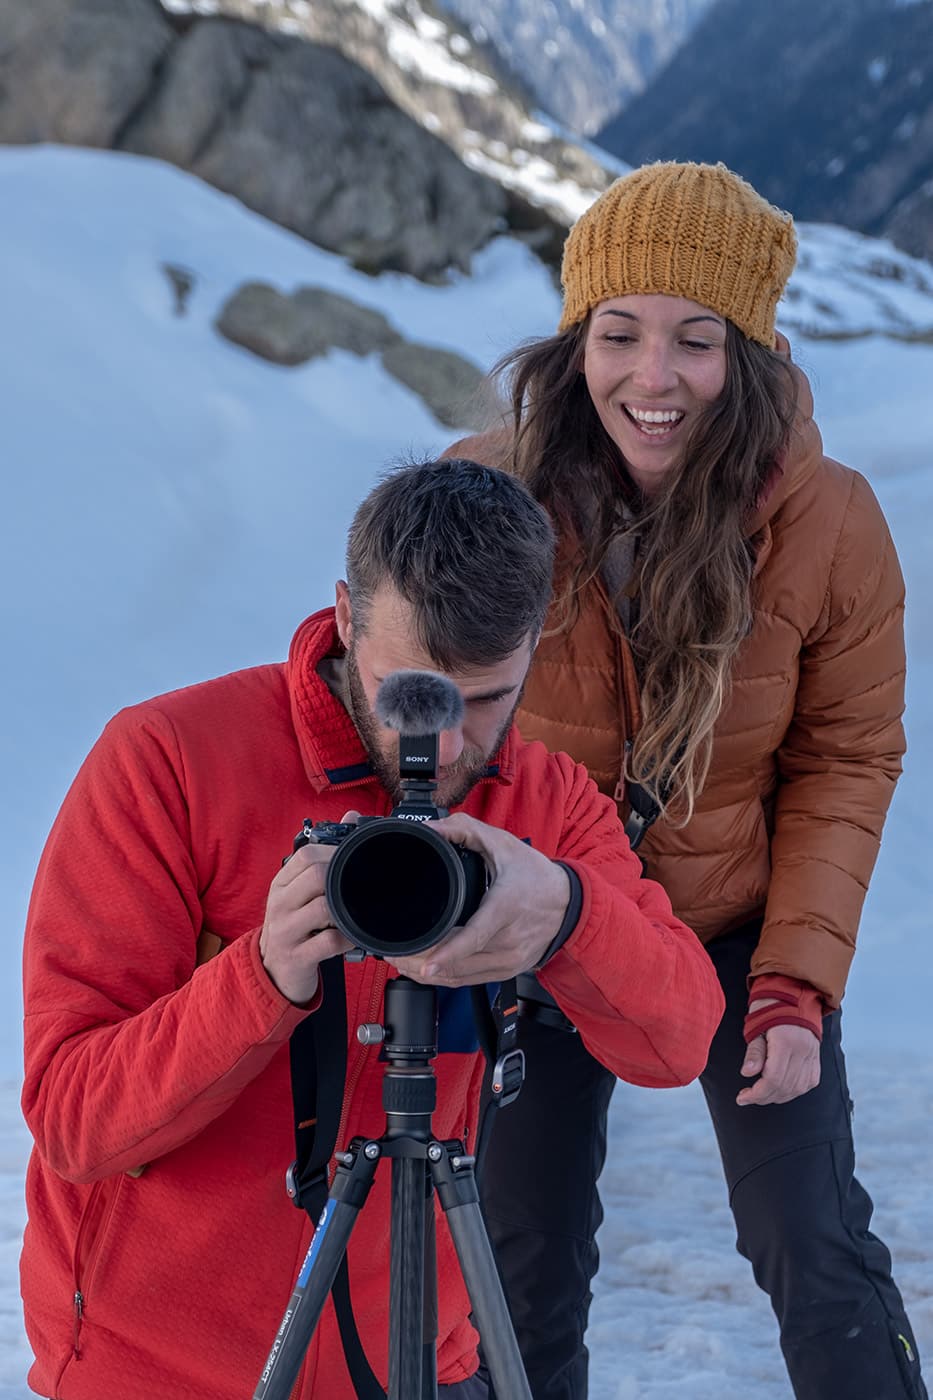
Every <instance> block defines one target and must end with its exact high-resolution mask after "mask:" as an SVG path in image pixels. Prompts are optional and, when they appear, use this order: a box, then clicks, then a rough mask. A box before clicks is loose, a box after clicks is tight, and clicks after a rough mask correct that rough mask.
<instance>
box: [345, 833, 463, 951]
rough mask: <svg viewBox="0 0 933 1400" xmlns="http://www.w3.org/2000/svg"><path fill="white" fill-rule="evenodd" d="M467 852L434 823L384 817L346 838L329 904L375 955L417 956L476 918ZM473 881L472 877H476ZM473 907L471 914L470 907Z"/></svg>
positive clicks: (358, 942)
mask: <svg viewBox="0 0 933 1400" xmlns="http://www.w3.org/2000/svg"><path fill="white" fill-rule="evenodd" d="M464 854H465V855H466V856H468V857H471V860H472V862H479V865H480V867H481V870H482V877H483V878H482V884H483V886H485V868H484V867H483V866H482V861H480V859H479V857H477V856H473V855H472V853H471V852H466V853H461V852H460V850H459V849H458V848H456V847H454V846H451V845H450V843H449V842H447V841H445V840H444V838H443V837H442V836H437V835H436V834H435V833H434V832H433V831H431V829H430V826H429V824H428V823H427V822H421V821H406V820H404V819H400V818H397V817H383V818H379V819H378V820H376V821H370V822H367V823H366V825H365V826H360V827H358V828H357V830H356V831H355V832H353V834H352V835H350V836H347V837H346V838H345V839H344V840H343V841H342V842H341V844H340V845H339V846H338V847H337V849H336V851H335V852H334V856H333V859H332V860H331V862H330V865H329V866H328V869H327V902H328V904H329V905H330V910H331V913H332V914H333V916H334V921H335V923H336V924H337V926H338V928H339V929H340V930H341V931H342V932H343V933H345V934H346V936H347V937H348V938H350V939H352V941H353V942H354V943H355V944H356V945H357V946H358V947H360V948H363V949H364V950H365V951H366V952H368V953H376V954H383V955H384V954H386V953H395V954H396V955H398V954H405V953H418V952H421V951H422V950H423V949H425V948H430V947H431V946H432V945H433V944H435V943H437V942H438V941H439V940H440V939H441V938H443V937H444V936H445V935H446V934H447V933H449V932H450V930H451V929H452V928H453V927H454V926H455V925H456V924H458V923H460V922H462V921H463V918H464V917H466V918H468V917H469V915H470V914H471V913H473V912H474V909H475V907H476V905H477V904H478V903H479V898H481V897H482V895H481V893H480V895H479V898H475V899H474V898H473V887H474V886H475V884H476V883H477V882H476V877H475V874H474V873H473V872H472V869H471V870H469V871H467V870H465V868H464ZM471 876H472V878H471ZM468 905H469V907H467V906H468Z"/></svg>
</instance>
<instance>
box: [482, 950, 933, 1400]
mask: <svg viewBox="0 0 933 1400" xmlns="http://www.w3.org/2000/svg"><path fill="white" fill-rule="evenodd" d="M759 928H760V926H759V925H758V924H757V923H756V924H754V925H749V926H747V927H746V928H743V929H740V930H738V931H737V932H736V933H734V934H729V935H727V936H726V937H724V938H718V939H716V940H714V942H713V943H712V944H710V946H709V949H708V951H709V953H710V956H711V957H712V959H713V962H714V964H715V966H716V970H717V972H718V974H719V978H720V981H721V983H722V987H723V991H724V993H725V997H726V1012H725V1015H724V1017H723V1020H722V1023H721V1025H720V1027H719V1030H718V1031H717V1033H716V1036H715V1039H714V1041H713V1045H712V1048H711V1051H710V1058H709V1063H708V1065H707V1068H706V1070H705V1071H704V1073H703V1075H702V1076H701V1084H702V1087H703V1092H704V1094H705V1096H706V1103H707V1106H708V1108H709V1111H710V1116H711V1118H712V1120H713V1127H714V1129H715V1131H716V1137H717V1139H718V1142H719V1150H720V1154H721V1156H722V1162H723V1170H724V1172H725V1177H726V1182H727V1184H728V1188H729V1202H730V1205H731V1207H732V1212H733V1215H734V1217H735V1223H736V1230H737V1246H738V1249H739V1252H740V1253H741V1254H743V1255H744V1256H745V1258H746V1259H748V1260H749V1262H750V1263H751V1265H752V1269H753V1271H754V1275H755V1279H756V1281H757V1283H758V1284H759V1286H760V1287H761V1288H763V1289H764V1290H765V1292H766V1293H767V1294H768V1295H769V1296H770V1299H771V1304H772V1307H773V1308H774V1312H775V1315H776V1317H777V1320H778V1323H779V1326H780V1337H781V1349H782V1351H783V1353H784V1360H785V1363H786V1365H787V1370H788V1374H789V1376H790V1379H791V1384H792V1386H793V1390H794V1395H795V1396H796V1397H797V1400H842V1397H844V1400H927V1392H926V1389H925V1388H924V1384H923V1381H922V1379H921V1377H920V1363H919V1359H918V1356H917V1347H916V1343H915V1341H914V1336H913V1332H912V1331H911V1327H910V1323H909V1322H908V1320H907V1317H906V1314H905V1312H904V1305H903V1303H902V1301H901V1296H900V1294H899V1292H898V1290H897V1287H896V1286H895V1284H894V1281H893V1279H892V1277H891V1257H890V1255H889V1253H888V1251H887V1249H886V1248H885V1246H884V1245H883V1244H882V1242H881V1241H880V1240H879V1239H878V1238H877V1237H876V1236H875V1235H873V1234H872V1233H871V1232H870V1230H869V1224H870V1221H871V1213H872V1202H871V1200H870V1199H869V1196H868V1194H867V1192H866V1191H865V1190H864V1189H863V1187H862V1186H860V1185H859V1183H858V1181H857V1180H856V1179H855V1176H854V1167H855V1159H854V1152H853V1145H852V1104H851V1100H850V1099H849V1092H848V1087H847V1084H846V1075H845V1062H844V1060H843V1055H842V1048H841V1044H840V1020H841V1017H840V1013H839V1012H838V1011H837V1012H834V1013H833V1014H832V1015H831V1016H828V1017H826V1019H825V1021H824V1023H823V1044H822V1054H821V1075H820V1083H819V1085H818V1087H817V1088H816V1089H813V1090H811V1092H810V1093H809V1094H805V1095H803V1096H802V1097H801V1098H799V1099H795V1100H793V1101H792V1102H791V1103H788V1104H769V1105H767V1106H765V1107H762V1108H757V1107H753V1108H741V1109H740V1108H739V1107H738V1105H737V1104H736V1102H735V1096H736V1094H737V1093H738V1092H739V1090H740V1089H741V1088H743V1087H744V1086H745V1085H746V1084H747V1083H748V1081H747V1080H744V1079H743V1078H742V1077H741V1075H740V1074H739V1067H740V1065H741V1063H742V1059H743V1056H744V1051H745V1043H744V1040H743V1038H742V1025H743V1021H744V1017H745V1010H746V1005H747V991H746V976H747V973H748V968H749V962H750V959H751V955H752V951H753V949H754V947H755V943H756V942H757V939H758V934H759ZM520 1044H521V1045H522V1046H523V1048H524V1050H525V1054H526V1057H527V1060H528V1078H527V1081H526V1083H525V1087H524V1088H523V1090H522V1092H521V1094H520V1096H519V1098H518V1099H517V1101H516V1102H515V1103H514V1104H512V1105H510V1106H509V1107H508V1108H507V1109H505V1110H504V1111H503V1112H502V1113H501V1114H500V1115H499V1117H498V1120H497V1122H496V1125H495V1130H494V1132H493V1134H492V1140H491V1142H490V1144H489V1150H488V1153H487V1156H486V1160H485V1162H484V1164H483V1179H482V1183H481V1185H482V1193H483V1206H484V1211H485V1214H486V1220H487V1227H488V1230H489V1233H490V1236H491V1237H492V1239H493V1241H494V1244H495V1246H496V1253H497V1256H498V1259H499V1263H500V1267H501V1270H502V1273H503V1278H504V1282H505V1284H506V1288H507V1291H508V1294H509V1302H510V1307H511V1310H512V1316H513V1322H514V1324H515V1329H516V1333H517V1334H518V1339H519V1344H520V1346H521V1348H522V1354H523V1357H524V1359H525V1365H526V1368H527V1370H528V1378H529V1381H530V1384H531V1390H532V1394H533V1396H534V1400H585V1397H586V1395H587V1360H588V1354H587V1350H586V1346H585V1345H584V1332H585V1330H586V1321H587V1315H588V1312H589V1306H590V1301H591V1294H590V1283H591V1281H592V1279H593V1277H594V1275H595V1272H596V1268H597V1264H598V1259H599V1256H598V1252H597V1249H596V1245H595V1242H594V1239H593V1236H594V1233H595V1231H596V1228H597V1226H598V1225H599V1223H600V1221H601V1220H602V1209H601V1206H600V1203H599V1196H598V1193H597V1190H596V1179H597V1177H598V1175H599V1173H600V1171H601V1170H602V1166H603V1162H604V1161H605V1155H606V1118H607V1111H608V1107H609V1100H610V1097H611V1094H612V1089H613V1086H614V1084H615V1079H614V1076H613V1075H611V1074H610V1073H609V1071H608V1070H606V1069H605V1068H604V1067H603V1066H602V1065H600V1064H598V1063H597V1062H596V1061H595V1060H594V1059H593V1058H592V1057H591V1056H590V1055H589V1054H588V1053H587V1051H586V1049H585V1048H584V1046H583V1044H582V1042H581V1040H580V1037H579V1036H578V1035H575V1034H573V1033H571V1032H568V1031H566V1030H561V1029H558V1028H556V1027H551V1026H547V1025H544V1024H541V1023H539V1022H536V1021H535V1022H528V1021H523V1023H522V1028H521V1040H520ZM555 1205H557V1206H558V1207H559V1212H558V1211H557V1210H555ZM499 1400H508V1398H507V1397H504V1396H503V1397H499Z"/></svg>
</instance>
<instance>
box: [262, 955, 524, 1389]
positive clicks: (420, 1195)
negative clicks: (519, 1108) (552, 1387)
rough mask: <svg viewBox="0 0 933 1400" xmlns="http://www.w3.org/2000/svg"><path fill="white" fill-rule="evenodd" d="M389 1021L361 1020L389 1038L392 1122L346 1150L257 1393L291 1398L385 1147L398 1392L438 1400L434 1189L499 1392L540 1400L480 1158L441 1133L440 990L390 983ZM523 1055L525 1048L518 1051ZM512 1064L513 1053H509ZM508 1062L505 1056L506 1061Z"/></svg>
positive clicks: (385, 1096) (386, 1102) (403, 980)
mask: <svg viewBox="0 0 933 1400" xmlns="http://www.w3.org/2000/svg"><path fill="white" fill-rule="evenodd" d="M383 1019H384V1025H382V1026H378V1025H365V1026H360V1027H359V1028H358V1030H357V1036H358V1037H359V1039H360V1040H361V1041H362V1042H363V1043H364V1044H369V1045H373V1044H378V1043H379V1042H382V1043H383V1045H384V1052H385V1058H386V1061H387V1068H386V1071H385V1075H384V1078H383V1084H382V1105H383V1108H384V1109H385V1112H386V1130H385V1133H384V1134H383V1136H382V1137H381V1138H375V1139H367V1138H362V1137H356V1138H354V1139H353V1140H352V1142H351V1143H350V1145H349V1147H348V1148H347V1150H346V1151H345V1152H338V1153H337V1154H336V1157H337V1164H338V1165H337V1170H336V1173H335V1175H334V1180H333V1183H332V1185H331V1189H330V1192H329V1194H328V1197H327V1204H326V1205H325V1207H324V1210H323V1212H322V1214H321V1216H320V1219H319V1221H318V1225H317V1229H316V1230H315V1232H314V1237H313V1239H312V1241H311V1246H310V1248H309V1250H308V1253H307V1255H306V1257H305V1260H304V1263H303V1265H302V1268H301V1272H300V1274H299V1276H298V1280H297V1282H296V1284H295V1288H294V1291H293V1293H292V1296H291V1299H290V1300H289V1304H288V1307H287V1309H286V1311H285V1315H284V1317H283V1318H282V1322H281V1324H280V1326H279V1330H278V1333H277V1334H276V1338H275V1341H274V1342H273V1345H272V1350H271V1351H270V1353H269V1357H268V1359H267V1361H266V1364H265V1367H264V1369H263V1373H262V1376H261V1377H260V1380H259V1384H258V1386H257V1388H256V1390H255V1392H254V1395H253V1400H288V1397H289V1395H290V1394H291V1390H292V1387H293V1385H294V1383H295V1380H296V1379H297V1376H298V1373H299V1371H300V1369H301V1363H302V1360H303V1359H304V1354H305V1352H306V1350H307V1347H308V1344H309V1342H310V1340H311V1337H312V1335H313V1333H314V1329H315V1327H316V1326H317V1324H318V1321H319V1319H320V1316H321V1313H322V1311H323V1309H324V1304H325V1302H326V1300H327V1295H328V1293H329V1292H330V1289H331V1286H332V1284H333V1282H334V1279H335V1277H336V1275H337V1271H338V1269H339V1268H340V1264H341V1261H342V1259H343V1257H344V1254H345V1252H346V1249H347V1245H348V1243H349V1239H350V1234H351V1232H352V1230H353V1226H354V1225H355V1224H356V1221H357V1220H358V1218H359V1213H360V1211H361V1209H362V1207H363V1205H364V1203H365V1200H366V1197H367V1195H368V1194H369V1190H370V1188H371V1186H372V1184H373V1180H374V1178H375V1173H376V1168H377V1166H378V1165H379V1162H380V1160H381V1159H382V1158H383V1157H388V1158H390V1159H391V1162H392V1190H391V1217H390V1241H391V1246H390V1296H389V1390H388V1400H436V1397H437V1373H436V1359H435V1346H434V1341H433V1340H431V1341H429V1342H426V1341H425V1335H424V1334H425V1297H426V1296H427V1297H428V1298H429V1299H431V1300H433V1299H434V1298H435V1296H436V1288H437V1260H436V1255H435V1250H434V1228H433V1227H434V1211H433V1194H434V1190H435V1189H436V1191H437V1194H438V1199H439V1200H440V1203H441V1207H442V1209H443V1210H444V1212H445V1215H446V1217H447V1223H448V1226H449V1229H450V1234H451V1238H452V1239H453V1242H454V1248H455V1249H456V1251H457V1258H458V1260H459V1262H460V1269H461V1272H462V1274H463V1280H464V1283H465V1284H466V1288H467V1293H468V1295H469V1298H470V1303H471V1306H472V1309H473V1317H474V1319H475V1322H476V1326H477V1330H478V1332H479V1334H480V1338H481V1340H482V1344H483V1354H484V1359H485V1362H486V1365H487V1366H488V1368H489V1374H490V1377H491V1379H492V1382H493V1385H494V1386H495V1389H496V1393H497V1394H498V1395H502V1396H506V1395H507V1396H508V1397H509V1400H531V1391H530V1389H529V1387H528V1380H527V1377H526V1375H525V1370H524V1367H523V1365H522V1360H521V1355H520V1353H519V1350H518V1343H517V1342H516V1340H515V1333H514V1331H513V1330H512V1323H511V1319H510V1317H509V1313H508V1307H507V1304H506V1301H505V1295H504V1293H503V1291H502V1284H501V1283H500V1281H499V1275H498V1271H497V1269H496V1263H495V1258H494V1256H493V1252H492V1246H491V1244H490V1242H489V1237H488V1235H487V1234H486V1227H485V1224H484V1222H483V1217H482V1213H481V1211H480V1206H479V1194H478V1192H477V1189H476V1178H475V1176H474V1172H473V1166H474V1159H473V1158H472V1157H470V1156H467V1155H466V1153H465V1151H464V1148H463V1144H462V1143H460V1142H457V1141H448V1142H438V1141H436V1140H435V1138H434V1136H433V1133H432V1131H431V1115H432V1114H433V1112H434V1108H435V1106H436V1102H437V1082H436V1078H435V1074H434V1069H433V1068H432V1066H431V1063H430V1062H431V1060H432V1059H434V1057H435V1056H436V1055H437V989H436V988H435V987H431V986H424V985H422V984H421V983H419V982H414V981H412V980H411V979H410V978H408V977H398V978H394V979H393V980H391V981H390V982H388V983H387V984H386V988H385V995H384V1009H383ZM513 1053H517V1052H513ZM500 1063H501V1062H500ZM497 1068H498V1066H497Z"/></svg>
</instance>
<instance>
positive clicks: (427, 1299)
mask: <svg viewBox="0 0 933 1400" xmlns="http://www.w3.org/2000/svg"><path fill="white" fill-rule="evenodd" d="M425 1186H426V1188H427V1194H426V1196H425V1202H424V1334H423V1335H424V1346H423V1348H422V1362H421V1400H437V1231H436V1230H435V1226H434V1185H433V1182H432V1181H431V1177H430V1174H428V1173H427V1171H426V1172H425Z"/></svg>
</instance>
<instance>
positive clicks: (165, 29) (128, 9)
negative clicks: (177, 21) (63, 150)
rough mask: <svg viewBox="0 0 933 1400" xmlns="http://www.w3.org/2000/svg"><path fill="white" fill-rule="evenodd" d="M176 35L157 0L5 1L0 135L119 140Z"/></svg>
mask: <svg viewBox="0 0 933 1400" xmlns="http://www.w3.org/2000/svg"><path fill="white" fill-rule="evenodd" d="M173 40H174V33H173V30H172V28H171V26H170V25H169V24H167V23H166V20H165V17H164V16H163V14H162V11H161V10H160V8H159V7H158V5H156V4H154V3H153V0H81V3H80V4H74V3H68V0H28V2H27V3H24V0H0V141H4V142H7V143H9V144H11V145H15V144H19V143H27V142H32V141H60V142H62V143H64V144H66V145H75V146H103V147H108V146H112V145H114V144H115V143H116V142H118V140H119V137H120V132H121V131H122V129H123V127H124V125H125V123H126V122H127V121H128V120H129V119H130V118H131V117H132V115H133V113H134V111H135V110H136V107H137V105H138V104H139V102H140V101H141V100H142V99H143V98H144V96H145V94H146V92H147V91H148V89H149V87H150V85H151V84H152V82H153V78H154V75H155V73H156V72H157V70H158V67H159V64H160V62H161V61H162V59H163V58H164V56H165V54H166V53H167V52H168V50H169V48H170V46H171V44H172V42H173Z"/></svg>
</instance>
